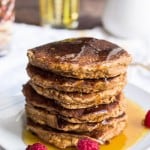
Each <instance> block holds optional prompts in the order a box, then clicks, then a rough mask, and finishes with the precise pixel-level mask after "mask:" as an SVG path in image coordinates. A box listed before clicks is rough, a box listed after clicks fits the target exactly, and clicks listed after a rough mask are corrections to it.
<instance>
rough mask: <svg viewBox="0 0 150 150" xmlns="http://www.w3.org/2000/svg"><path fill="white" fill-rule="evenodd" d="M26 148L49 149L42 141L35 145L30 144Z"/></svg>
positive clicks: (31, 149)
mask: <svg viewBox="0 0 150 150" xmlns="http://www.w3.org/2000/svg"><path fill="white" fill-rule="evenodd" d="M26 150H48V149H47V147H46V146H45V145H43V144H41V143H35V144H33V145H28V147H27V148H26Z"/></svg>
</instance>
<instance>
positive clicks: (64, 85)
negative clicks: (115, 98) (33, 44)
mask: <svg viewBox="0 0 150 150" xmlns="http://www.w3.org/2000/svg"><path fill="white" fill-rule="evenodd" d="M27 73H28V75H29V77H30V78H31V81H32V82H33V83H35V84H37V85H38V86H41V87H43V88H53V89H55V90H58V91H65V92H81V93H92V92H98V91H102V90H108V89H112V88H113V87H116V86H124V85H125V84H126V74H121V75H119V76H116V77H112V78H101V79H85V80H83V79H74V78H67V77H63V76H60V75H57V74H54V73H52V72H50V71H46V70H42V69H40V68H37V67H34V66H32V65H30V64H28V66H27Z"/></svg>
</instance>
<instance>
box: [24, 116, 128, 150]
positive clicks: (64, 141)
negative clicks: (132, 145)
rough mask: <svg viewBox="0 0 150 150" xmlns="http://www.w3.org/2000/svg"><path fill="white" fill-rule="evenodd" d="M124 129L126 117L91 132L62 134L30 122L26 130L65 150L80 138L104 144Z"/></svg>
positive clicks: (75, 143)
mask: <svg viewBox="0 0 150 150" xmlns="http://www.w3.org/2000/svg"><path fill="white" fill-rule="evenodd" d="M125 127H126V116H124V117H121V118H118V120H116V122H115V124H113V125H108V126H107V125H106V126H103V128H101V129H100V130H99V129H96V130H94V131H93V132H87V133H86V132H84V133H72V132H63V131H60V130H56V129H53V128H51V127H48V126H44V125H40V124H37V123H35V122H33V121H31V120H28V122H27V129H28V130H30V131H31V132H33V133H34V134H36V135H37V136H38V137H39V138H40V139H42V140H44V141H45V142H47V143H49V144H53V145H55V146H56V147H58V148H62V149H65V148H67V147H73V146H76V145H77V143H78V141H79V140H80V139H82V138H89V139H92V140H95V141H97V142H98V143H100V144H104V143H106V142H107V141H109V140H110V139H112V138H113V137H115V136H117V135H118V134H120V133H121V132H122V131H123V130H124V128H125Z"/></svg>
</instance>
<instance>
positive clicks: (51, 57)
mask: <svg viewBox="0 0 150 150" xmlns="http://www.w3.org/2000/svg"><path fill="white" fill-rule="evenodd" d="M27 55H28V59H29V64H28V66H27V73H28V75H29V77H30V81H28V83H26V85H24V87H23V93H24V95H25V97H26V115H27V129H28V130H30V131H31V132H33V133H35V134H36V135H37V136H38V137H39V138H41V139H42V140H44V141H45V142H47V143H50V144H53V145H55V146H57V147H59V148H66V147H70V146H76V144H77V142H78V140H80V139H81V138H84V137H88V138H92V139H94V140H96V141H98V142H99V143H101V144H104V143H105V142H106V141H108V140H110V139H111V138H113V137H114V136H116V135H118V134H120V133H121V132H122V131H123V129H124V128H125V126H126V121H127V117H126V102H125V98H124V95H123V92H122V90H123V88H124V86H125V84H126V69H127V67H128V65H129V63H130V62H131V56H130V55H129V54H128V53H127V52H126V51H125V50H123V49H122V48H120V47H118V46H117V45H115V44H113V43H110V42H107V41H105V40H98V39H94V38H74V39H67V40H63V41H58V42H54V43H49V44H47V45H43V46H40V47H36V48H34V49H30V50H29V51H28V53H27Z"/></svg>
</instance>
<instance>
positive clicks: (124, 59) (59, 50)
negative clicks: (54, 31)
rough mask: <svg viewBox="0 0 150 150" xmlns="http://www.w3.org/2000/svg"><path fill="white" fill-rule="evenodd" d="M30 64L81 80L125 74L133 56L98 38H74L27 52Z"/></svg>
mask: <svg viewBox="0 0 150 150" xmlns="http://www.w3.org/2000/svg"><path fill="white" fill-rule="evenodd" d="M27 56H28V59H29V63H30V64H32V65H33V66H37V67H39V68H41V69H43V70H48V71H52V72H54V73H56V74H60V75H62V76H66V77H73V78H78V79H85V78H87V79H98V78H107V77H114V76H117V75H120V74H124V73H125V72H126V69H127V66H128V65H129V64H130V62H131V56H130V55H129V54H128V53H127V51H125V50H124V49H122V48H120V47H119V46H117V45H116V44H113V43H110V42H108V41H105V40H98V39H95V38H72V39H67V40H64V41H58V42H54V43H49V44H46V45H43V46H39V47H36V48H33V49H30V50H28V53H27Z"/></svg>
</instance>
